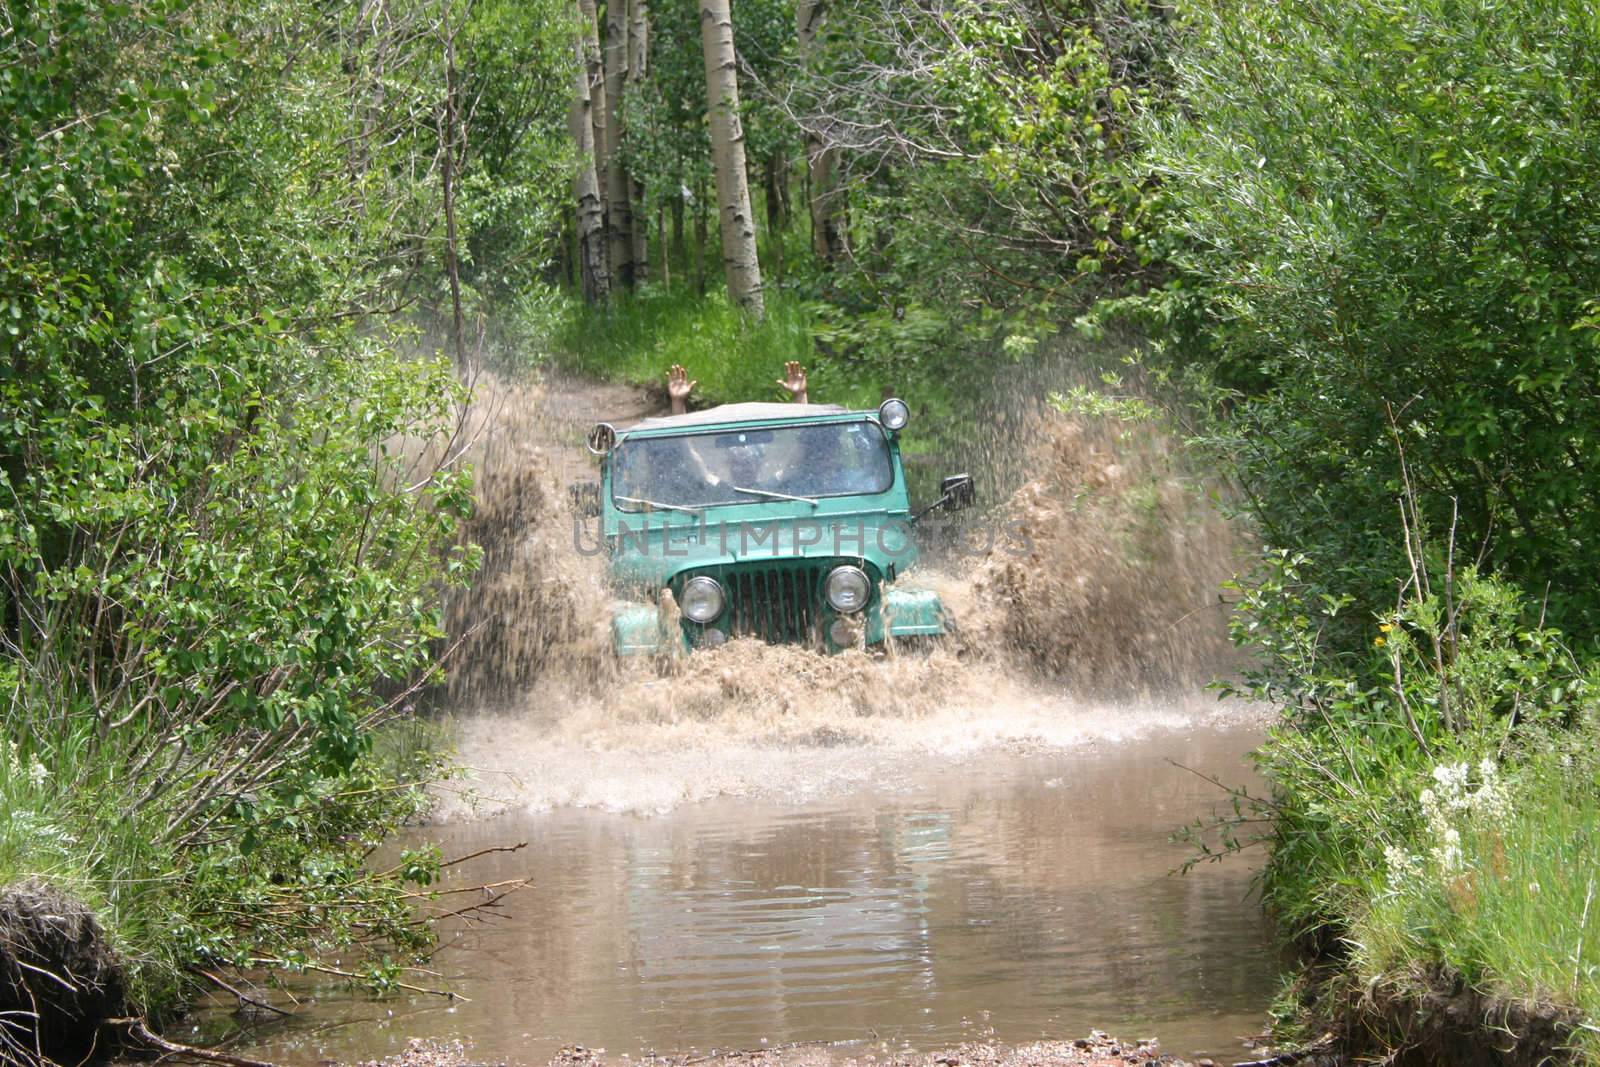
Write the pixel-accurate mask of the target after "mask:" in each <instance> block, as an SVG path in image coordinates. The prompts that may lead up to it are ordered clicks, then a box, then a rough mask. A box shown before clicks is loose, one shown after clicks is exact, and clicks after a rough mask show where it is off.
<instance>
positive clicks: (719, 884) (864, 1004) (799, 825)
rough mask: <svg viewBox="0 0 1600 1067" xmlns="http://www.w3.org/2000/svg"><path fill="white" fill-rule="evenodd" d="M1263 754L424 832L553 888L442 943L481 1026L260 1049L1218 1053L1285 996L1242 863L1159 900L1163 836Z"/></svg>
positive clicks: (282, 1033) (1199, 737) (289, 1040)
mask: <svg viewBox="0 0 1600 1067" xmlns="http://www.w3.org/2000/svg"><path fill="white" fill-rule="evenodd" d="M1254 740H1255V737H1254V735H1253V734H1251V733H1249V732H1246V731H1240V730H1234V731H1223V732H1220V733H1218V732H1214V731H1196V732H1194V733H1191V734H1180V735H1167V736H1156V737H1152V738H1147V739H1145V740H1143V741H1140V742H1138V743H1136V744H1131V745H1128V746H1127V747H1116V746H1108V747H1103V748H1100V749H1098V750H1095V749H1090V750H1086V751H1082V752H1077V753H1071V754H1056V755H1050V756H1037V755H1036V756H1020V755H1011V756H1000V755H996V756H991V757H986V758H982V759H977V760H972V761H969V762H965V763H962V764H959V765H956V764H949V765H944V764H940V765H932V766H928V767H925V768H921V769H918V770H915V771H912V772H909V773H906V774H905V775H903V776H901V777H900V778H899V779H898V780H896V781H892V782H884V783H881V784H880V786H879V787H877V788H874V789H872V790H868V791H863V792H859V793H856V794H854V795H851V796H847V797H839V798H835V799H832V800H830V801H826V802H808V803H805V804H803V805H799V806H785V805H783V804H781V803H777V802H771V801H761V802H753V801H750V800H738V799H727V800H717V801H711V802H707V803H702V804H697V805H690V806H686V807H683V808H680V809H678V810H676V811H674V812H673V813H671V814H670V815H667V816H663V817H659V818H653V819H640V818H636V817H631V816H621V815H612V814H605V813H598V812H593V811H575V810H568V811H558V812H555V813H551V814H548V815H543V816H537V817H527V818H521V819H503V820H491V821H488V822H482V823H469V824H462V825H456V826H447V827H441V828H436V829H434V830H432V831H430V832H426V833H420V834H419V835H418V836H421V837H425V838H426V837H430V836H431V837H435V838H438V839H440V840H441V844H442V847H443V848H444V850H445V851H446V853H447V854H449V853H463V852H470V851H473V850H475V849H479V848H483V847H486V846H489V845H493V844H501V843H506V842H508V841H512V840H526V841H528V842H529V845H530V847H529V848H528V849H525V850H523V851H520V852H517V853H512V854H506V855H497V856H493V857H489V858H488V861H487V862H484V863H480V864H478V865H476V866H474V867H472V868H470V869H469V870H467V871H464V872H457V873H456V874H455V877H456V878H457V879H458V880H465V881H471V882H478V881H494V880H499V879H503V878H513V877H519V876H526V877H530V878H532V879H533V882H534V884H533V885H532V886H531V887H530V888H528V889H526V890H524V891H523V892H521V893H519V894H518V895H517V896H515V897H513V898H511V900H510V901H508V906H507V913H506V914H505V915H504V916H503V917H501V918H499V919H497V920H495V921H494V922H492V923H491V924H489V925H487V926H474V927H462V928H457V929H454V930H452V931H450V932H449V934H448V935H447V938H446V941H447V946H448V947H447V948H446V950H445V951H444V952H443V953H442V954H441V955H440V957H439V960H438V964H439V965H440V966H441V967H442V968H443V969H444V970H445V971H447V972H454V973H452V974H451V978H452V979H453V980H454V982H455V984H456V987H457V988H458V989H459V990H460V991H461V992H462V993H463V994H465V995H466V996H467V997H469V998H471V1000H470V1002H469V1003H465V1004H458V1005H455V1006H453V1007H448V1006H446V1005H444V1004H443V1003H442V1002H437V1001H435V1002H431V1003H430V1002H429V1001H428V1000H427V999H426V998H409V999H407V998H400V999H396V1000H389V1001H383V1002H378V1003H374V1002H370V1001H367V1002H362V1001H355V1000H351V999H349V998H347V997H345V996H343V995H342V994H339V993H338V992H337V991H336V990H334V989H332V988H327V989H323V990H321V991H320V992H319V1001H318V1003H316V1004H315V1005H312V1006H311V1007H310V1008H308V1009H307V1010H306V1012H305V1013H304V1015H303V1016H302V1017H301V1018H299V1019H296V1020H294V1021H292V1022H290V1023H288V1024H275V1025H274V1026H273V1028H272V1029H267V1030H261V1031H258V1032H257V1034H256V1035H255V1039H254V1040H255V1043H254V1044H252V1045H250V1046H247V1047H248V1048H250V1049H251V1051H252V1052H253V1053H256V1054H260V1055H263V1056H266V1057H268V1058H273V1059H278V1060H283V1061H286V1062H299V1063H309V1062H312V1061H320V1060H324V1059H328V1058H333V1059H352V1058H357V1057H369V1056H377V1055H385V1054H388V1053H389V1052H392V1051H394V1050H396V1049H398V1048H399V1047H401V1046H403V1044H404V1043H405V1040H406V1039H407V1038H409V1037H411V1036H414V1035H426V1036H440V1037H452V1036H462V1037H470V1038H472V1039H473V1040H474V1041H475V1042H476V1053H475V1056H476V1057H477V1058H479V1059H483V1060H486V1061H502V1060H503V1061H507V1062H512V1063H543V1062H544V1061H545V1059H546V1058H548V1056H549V1054H550V1053H551V1052H552V1051H553V1050H554V1049H555V1048H556V1047H558V1046H559V1045H561V1044H563V1043H567V1042H580V1043H583V1044H587V1045H591V1046H600V1047H605V1048H607V1049H609V1050H610V1051H611V1052H612V1053H621V1052H637V1051H646V1050H660V1051H667V1050H677V1049H684V1048H688V1047H691V1046H697V1047H700V1048H708V1047H712V1046H719V1047H724V1048H727V1047H754V1046H757V1045H759V1044H760V1043H762V1042H763V1041H767V1042H771V1043H774V1044H776V1043H781V1042H786V1041H796V1040H877V1041H889V1042H891V1043H903V1044H910V1045H912V1046H915V1047H927V1046H930V1045H937V1044H941V1043H945V1042H950V1041H958V1040H962V1039H964V1038H967V1037H974V1036H978V1035H979V1034H980V1033H981V1032H983V1031H985V1030H986V1028H992V1029H993V1031H994V1033H995V1035H996V1036H998V1037H999V1038H1000V1039H1002V1040H1008V1041H1021V1040H1027V1039H1030V1038H1035V1037H1040V1036H1054V1037H1070V1036H1075V1035H1077V1034H1079V1033H1082V1032H1085V1031H1086V1030H1087V1029H1088V1028H1089V1027H1091V1026H1097V1027H1101V1028H1105V1029H1113V1030H1118V1031H1121V1032H1122V1033H1123V1034H1124V1035H1125V1036H1129V1037H1135V1036H1148V1035H1150V1034H1158V1035H1159V1036H1160V1037H1161V1038H1162V1041H1163V1045H1164V1047H1165V1048H1167V1049H1168V1050H1169V1051H1181V1052H1201V1051H1209V1052H1212V1053H1220V1054H1222V1055H1226V1054H1228V1053H1229V1052H1232V1051H1238V1050H1239V1045H1238V1042H1237V1037H1238V1035H1241V1034H1248V1033H1251V1032H1253V1030H1254V1029H1256V1028H1258V1026H1259V1023H1260V1020H1261V1018H1262V1016H1263V1013H1264V1010H1265V1007H1266V1004H1267V1001H1268V999H1269V998H1270V996H1271V994H1272V991H1273V986H1274V975H1275V968H1274V966H1273V959H1272V953H1271V949H1270V944H1269V935H1268V932H1267V930H1266V928H1265V926H1264V924H1263V922H1262V920H1261V919H1260V917H1259V914H1258V911H1257V909H1256V908H1255V906H1254V905H1253V904H1252V903H1250V902H1247V900H1246V895H1247V892H1248V888H1249V882H1250V879H1251V877H1252V875H1253V873H1254V871H1253V868H1252V867H1251V865H1250V864H1249V863H1248V862H1245V861H1242V860H1241V861H1236V862H1229V863H1226V864H1223V865H1221V866H1208V867H1205V868H1202V869H1200V870H1198V871H1196V872H1195V873H1193V874H1191V875H1189V876H1187V877H1184V878H1175V877H1168V872H1169V871H1170V870H1171V869H1172V868H1173V867H1174V866H1175V865H1177V864H1178V863H1180V862H1181V861H1182V860H1183V859H1184V858H1185V856H1186V855H1187V851H1186V848H1185V846H1182V845H1174V844H1172V843H1171V842H1169V840H1168V834H1169V833H1170V832H1171V831H1172V830H1173V829H1174V828H1175V827H1177V826H1179V825H1181V824H1184V823H1186V822H1188V821H1190V820H1192V819H1193V818H1194V817H1195V816H1196V815H1197V814H1200V813H1202V812H1204V811H1208V810H1211V809H1212V808H1213V807H1216V806H1219V804H1220V801H1221V799H1222V798H1221V797H1220V796H1219V795H1218V794H1217V792H1216V790H1215V789H1214V787H1212V786H1210V785H1208V784H1207V783H1205V782H1204V781H1202V780H1201V779H1200V778H1199V777H1197V776H1195V775H1194V774H1192V773H1190V772H1189V771H1186V770H1183V769H1180V768H1177V767H1174V766H1172V765H1171V764H1169V763H1168V762H1167V761H1168V759H1169V758H1170V759H1175V760H1178V761H1179V762H1182V763H1185V764H1187V765H1189V766H1191V767H1194V768H1196V769H1199V770H1204V771H1206V772H1208V773H1215V774H1219V775H1221V776H1222V777H1224V778H1225V779H1229V780H1239V779H1241V778H1242V777H1244V775H1245V771H1244V762H1243V753H1244V751H1245V750H1246V749H1247V748H1248V747H1249V745H1250V744H1252V743H1253V741H1254ZM802 756H803V754H800V755H797V758H802ZM352 1020H358V1021H352ZM213 1025H214V1024H213Z"/></svg>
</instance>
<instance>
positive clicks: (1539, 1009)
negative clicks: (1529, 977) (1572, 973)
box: [1306, 971, 1591, 1067]
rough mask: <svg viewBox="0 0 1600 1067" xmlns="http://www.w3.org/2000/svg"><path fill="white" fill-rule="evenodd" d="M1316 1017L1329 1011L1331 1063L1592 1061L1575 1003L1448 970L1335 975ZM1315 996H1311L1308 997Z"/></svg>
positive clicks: (1475, 1065)
mask: <svg viewBox="0 0 1600 1067" xmlns="http://www.w3.org/2000/svg"><path fill="white" fill-rule="evenodd" d="M1323 988H1324V991H1323V993H1322V994H1321V997H1320V999H1310V1002H1309V1003H1307V1004H1306V1011H1307V1014H1308V1016H1309V1017H1310V1018H1313V1019H1327V1020H1328V1021H1327V1023H1326V1025H1327V1027H1328V1029H1329V1032H1330V1036H1331V1038H1332V1040H1331V1054H1330V1055H1329V1056H1328V1057H1326V1058H1325V1060H1324V1062H1326V1063H1328V1064H1347V1063H1349V1064H1355V1063H1376V1062H1381V1063H1384V1064H1393V1065H1395V1067H1558V1065H1561V1064H1575V1063H1587V1062H1591V1061H1589V1060H1587V1059H1585V1058H1584V1057H1582V1056H1580V1055H1579V1054H1578V1053H1576V1052H1575V1051H1574V1050H1573V1049H1572V1047H1571V1046H1572V1043H1573V1038H1574V1035H1575V1034H1576V1033H1577V1032H1578V1029H1579V1027H1580V1026H1581V1025H1582V1023H1583V1019H1582V1017H1581V1016H1580V1015H1579V1014H1578V1013H1577V1012H1576V1011H1573V1010H1572V1009H1570V1008H1561V1007H1557V1006H1555V1005H1553V1004H1547V1003H1525V1002H1522V1001H1510V1000H1505V999H1502V998H1498V997H1493V996H1487V995H1485V994H1483V993H1481V992H1479V991H1478V990H1476V989H1472V988H1470V987H1469V986H1467V985H1466V983H1464V982H1463V981H1462V980H1461V979H1460V978H1459V977H1458V976H1456V975H1454V974H1450V973H1446V972H1443V971H1436V972H1433V973H1430V974H1418V975H1412V976H1409V977H1408V978H1407V979H1406V980H1404V981H1402V982H1395V983H1392V984H1390V983H1380V984H1376V985H1372V986H1370V987H1369V986H1358V985H1356V984H1355V983H1354V982H1352V981H1351V980H1350V979H1349V978H1348V977H1340V978H1335V979H1332V980H1331V981H1330V982H1329V983H1328V984H1327V985H1326V986H1324V987H1323ZM1308 999H1309V998H1308Z"/></svg>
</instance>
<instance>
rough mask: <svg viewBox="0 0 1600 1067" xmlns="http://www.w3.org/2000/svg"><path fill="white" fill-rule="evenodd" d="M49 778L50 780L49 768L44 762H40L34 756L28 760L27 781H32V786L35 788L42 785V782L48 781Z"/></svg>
mask: <svg viewBox="0 0 1600 1067" xmlns="http://www.w3.org/2000/svg"><path fill="white" fill-rule="evenodd" d="M49 780H50V771H49V768H47V767H46V766H45V765H44V764H42V763H40V762H39V760H38V759H37V758H35V759H33V760H32V761H31V762H29V764H28V781H30V782H32V783H33V787H34V788H35V789H37V788H39V787H40V786H41V785H44V783H45V782H47V781H49Z"/></svg>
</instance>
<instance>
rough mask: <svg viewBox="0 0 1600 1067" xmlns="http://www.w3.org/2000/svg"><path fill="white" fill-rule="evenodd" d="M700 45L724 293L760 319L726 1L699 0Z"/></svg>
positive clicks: (757, 271)
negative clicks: (725, 280) (704, 76)
mask: <svg viewBox="0 0 1600 1067" xmlns="http://www.w3.org/2000/svg"><path fill="white" fill-rule="evenodd" d="M700 44H701V48H702V49H703V51H704V52H705V60H706V110H707V112H708V115H709V117H710V120H711V122H710V125H711V161H712V164H713V166H714V168H715V170H716V174H717V208H718V222H719V224H720V226H719V228H720V229H721V231H722V268H723V272H724V274H725V275H726V277H727V281H728V295H729V296H730V297H731V298H732V299H733V301H734V303H736V304H738V305H739V306H740V307H741V308H743V309H744V310H745V311H746V312H747V313H748V314H749V315H751V316H752V317H753V318H757V319H759V318H761V317H762V316H763V315H764V314H765V313H766V308H765V304H764V302H763V300H762V296H761V264H760V261H759V260H758V258H757V256H756V225H755V218H754V216H753V214H752V212H751V210H750V186H749V183H748V181H747V180H746V178H745V158H744V129H743V127H742V125H741V123H740V121H739V75H738V58H737V55H736V53H735V52H734V48H733V15H732V12H731V11H730V10H729V0H700Z"/></svg>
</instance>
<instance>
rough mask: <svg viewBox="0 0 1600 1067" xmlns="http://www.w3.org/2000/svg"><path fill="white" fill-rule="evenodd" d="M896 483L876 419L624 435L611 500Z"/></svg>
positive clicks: (866, 489) (753, 497) (857, 490)
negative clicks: (630, 438) (645, 435)
mask: <svg viewBox="0 0 1600 1067" xmlns="http://www.w3.org/2000/svg"><path fill="white" fill-rule="evenodd" d="M892 484H894V465H893V463H892V462H891V461H890V458H889V443H888V441H886V440H885V439H884V436H883V430H882V429H880V428H879V426H878V424H877V423H875V422H870V421H867V420H865V419H862V420H859V421H856V422H824V423H811V424H808V425H799V426H770V427H761V428H759V429H755V428H753V429H728V430H712V431H709V432H706V433H686V434H674V435H672V436H670V437H637V438H633V439H632V440H627V439H624V440H623V441H622V442H621V443H619V444H618V445H617V447H616V450H615V451H614V452H613V453H612V459H611V499H612V500H613V501H614V502H615V503H616V505H617V507H618V508H620V509H621V510H623V511H647V510H650V509H653V508H665V509H667V510H673V509H699V508H704V507H712V506H715V505H720V504H756V503H762V502H772V501H778V500H803V501H814V500H816V499H817V498H819V497H827V496H854V495H857V494H861V493H881V492H883V491H884V490H886V489H888V488H889V487H890V486H891V485H892Z"/></svg>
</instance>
